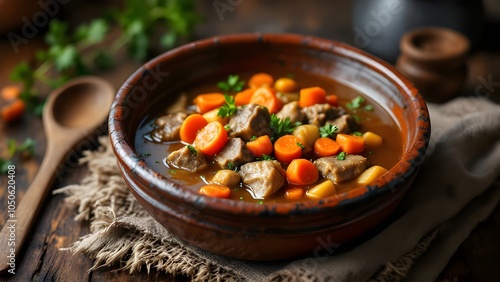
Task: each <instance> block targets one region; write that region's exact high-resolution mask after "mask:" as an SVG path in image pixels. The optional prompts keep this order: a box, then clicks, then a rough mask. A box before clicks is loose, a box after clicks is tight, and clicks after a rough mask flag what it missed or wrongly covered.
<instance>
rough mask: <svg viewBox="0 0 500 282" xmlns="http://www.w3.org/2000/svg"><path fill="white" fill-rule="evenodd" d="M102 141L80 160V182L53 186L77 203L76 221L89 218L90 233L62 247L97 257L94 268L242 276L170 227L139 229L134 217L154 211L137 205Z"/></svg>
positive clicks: (199, 278)
mask: <svg viewBox="0 0 500 282" xmlns="http://www.w3.org/2000/svg"><path fill="white" fill-rule="evenodd" d="M99 143H100V144H101V146H100V147H99V148H98V149H97V150H96V151H85V152H83V157H82V158H81V159H80V165H87V167H88V169H89V171H90V172H89V174H88V175H87V176H85V177H84V179H82V181H81V183H80V184H74V185H69V186H66V187H63V188H60V189H57V190H55V191H54V194H61V193H62V194H65V195H66V198H65V202H66V203H67V204H69V205H70V206H72V207H77V215H76V216H75V220H77V221H82V220H89V221H90V232H91V233H90V234H88V235H85V236H83V237H81V238H80V239H79V240H78V241H76V242H74V243H73V244H72V245H71V246H70V247H69V248H64V249H63V250H69V251H71V252H72V253H74V254H85V255H87V256H88V257H90V258H91V259H93V260H94V263H93V266H92V268H90V269H89V271H92V270H95V269H97V268H100V267H106V266H116V265H118V269H117V270H128V271H129V272H130V273H134V272H139V271H141V270H142V268H143V267H145V268H146V270H147V271H148V273H149V272H150V270H151V269H152V268H155V269H156V270H158V271H163V272H166V273H169V274H171V275H185V276H188V277H190V278H191V279H193V280H197V281H240V280H243V279H242V278H241V277H239V276H238V275H236V274H235V273H233V272H232V271H230V270H227V269H224V268H223V267H222V266H219V265H216V264H214V263H213V262H211V261H209V260H207V259H205V258H202V257H200V256H198V255H197V254H195V253H193V252H191V251H190V250H189V249H188V248H185V247H183V246H181V245H180V244H179V243H178V241H176V240H175V239H174V238H172V237H171V236H170V235H169V234H168V232H166V231H165V232H166V233H167V234H164V235H165V236H155V235H153V234H151V233H148V232H145V231H146V230H140V229H138V228H134V225H133V224H130V221H133V220H138V221H140V220H141V219H145V218H147V217H149V215H148V214H147V213H146V212H145V211H144V209H142V208H141V207H140V206H138V203H137V201H136V199H135V198H134V197H133V195H132V194H131V193H129V191H128V189H127V186H126V184H125V182H124V181H123V179H122V178H121V176H120V173H119V171H118V166H117V165H116V158H115V156H114V154H113V152H112V149H111V146H110V143H109V141H108V138H107V137H100V138H99ZM124 219H127V220H124ZM127 222H128V223H127Z"/></svg>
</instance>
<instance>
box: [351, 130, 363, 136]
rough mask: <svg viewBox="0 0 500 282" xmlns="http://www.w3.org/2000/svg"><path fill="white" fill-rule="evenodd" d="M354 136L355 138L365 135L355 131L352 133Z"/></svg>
mask: <svg viewBox="0 0 500 282" xmlns="http://www.w3.org/2000/svg"><path fill="white" fill-rule="evenodd" d="M352 135H354V136H363V133H361V132H359V131H355V132H353V133H352Z"/></svg>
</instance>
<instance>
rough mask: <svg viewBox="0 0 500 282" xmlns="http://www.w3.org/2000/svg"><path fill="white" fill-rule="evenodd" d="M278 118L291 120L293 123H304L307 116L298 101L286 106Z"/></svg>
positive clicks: (278, 114)
mask: <svg viewBox="0 0 500 282" xmlns="http://www.w3.org/2000/svg"><path fill="white" fill-rule="evenodd" d="M276 116H277V117H279V118H280V119H283V120H284V119H286V118H289V119H290V121H291V122H292V123H295V122H297V121H299V122H303V121H304V118H305V114H304V113H303V112H302V109H301V108H300V106H299V102H297V101H295V102H290V103H288V104H285V105H284V106H283V108H281V110H280V111H279V112H278V113H277V114H276Z"/></svg>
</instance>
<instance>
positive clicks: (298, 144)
mask: <svg viewBox="0 0 500 282" xmlns="http://www.w3.org/2000/svg"><path fill="white" fill-rule="evenodd" d="M295 145H297V146H299V147H300V148H301V149H302V150H304V149H305V148H306V146H304V145H303V144H302V143H300V142H296V143H295Z"/></svg>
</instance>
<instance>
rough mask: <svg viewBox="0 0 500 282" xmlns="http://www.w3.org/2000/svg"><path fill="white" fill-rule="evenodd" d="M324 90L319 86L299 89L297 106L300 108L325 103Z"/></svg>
mask: <svg viewBox="0 0 500 282" xmlns="http://www.w3.org/2000/svg"><path fill="white" fill-rule="evenodd" d="M326 102H327V101H326V92H325V90H324V89H323V88H321V87H309V88H303V89H300V93H299V106H300V107H301V108H305V107H309V106H313V105H316V104H324V103H326Z"/></svg>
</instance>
